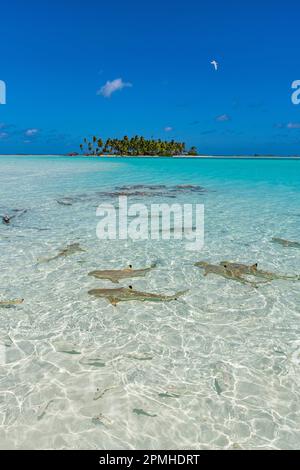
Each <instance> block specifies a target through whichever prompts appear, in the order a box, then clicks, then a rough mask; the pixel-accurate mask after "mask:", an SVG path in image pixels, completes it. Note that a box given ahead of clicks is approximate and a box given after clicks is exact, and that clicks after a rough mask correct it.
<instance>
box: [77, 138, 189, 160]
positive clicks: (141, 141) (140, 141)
mask: <svg viewBox="0 0 300 470" xmlns="http://www.w3.org/2000/svg"><path fill="white" fill-rule="evenodd" d="M80 149H81V152H82V153H83V154H84V155H86V156H109V155H116V156H123V155H126V156H134V157H136V156H153V157H154V156H159V157H173V156H175V155H193V156H194V155H197V148H196V147H191V148H190V149H189V150H188V151H187V150H186V146H185V143H184V142H175V141H174V140H170V141H167V140H161V139H145V138H144V137H143V136H138V135H136V136H135V137H132V138H129V137H127V136H126V135H125V136H124V137H123V139H111V138H109V139H107V140H106V141H104V140H102V139H101V138H99V137H96V136H94V137H93V138H92V139H91V141H89V140H88V139H84V141H83V144H80Z"/></svg>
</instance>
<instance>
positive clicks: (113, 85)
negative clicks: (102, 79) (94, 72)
mask: <svg viewBox="0 0 300 470" xmlns="http://www.w3.org/2000/svg"><path fill="white" fill-rule="evenodd" d="M128 87H132V84H131V83H128V82H123V80H122V78H116V79H115V80H113V81H112V82H110V81H109V80H108V81H107V82H106V83H105V85H103V86H102V87H101V88H100V90H98V91H97V95H102V96H104V98H110V96H111V95H112V94H113V93H114V92H115V91H118V90H123V88H128Z"/></svg>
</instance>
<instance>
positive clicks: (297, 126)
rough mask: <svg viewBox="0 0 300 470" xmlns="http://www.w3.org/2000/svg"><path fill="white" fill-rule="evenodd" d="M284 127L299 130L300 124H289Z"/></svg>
mask: <svg viewBox="0 0 300 470" xmlns="http://www.w3.org/2000/svg"><path fill="white" fill-rule="evenodd" d="M286 127H287V128H288V129H300V122H289V123H288V124H287V125H286Z"/></svg>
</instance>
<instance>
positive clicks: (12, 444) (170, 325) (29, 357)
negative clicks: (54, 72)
mask: <svg viewBox="0 0 300 470" xmlns="http://www.w3.org/2000/svg"><path fill="white" fill-rule="evenodd" d="M299 165H300V162H299V161H291V160H289V161H284V160H273V161H267V160H260V161H253V160H243V161H241V160H192V159H191V160H181V159H180V160H179V159H178V160H169V159H157V160H155V159H126V160H125V159H111V160H106V161H104V160H96V159H84V158H78V159H77V158H76V159H74V158H63V157H0V196H1V199H0V209H1V210H0V213H2V214H3V213H11V212H12V210H13V209H28V211H27V213H25V214H23V215H22V216H19V217H16V218H15V219H14V220H13V223H12V224H11V226H9V227H6V226H4V225H0V247H1V257H0V286H1V289H0V300H4V299H14V298H24V299H25V302H24V303H23V304H22V305H20V306H17V307H15V308H9V309H4V308H1V309H0V448H36V449H37V448H40V449H44V448H56V449H63V448H72V449H73V448H74V449H79V448H102V449H111V448H121V449H127V448H130V449H133V448H142V449H159V448H169V449H180V448H187V449H206V448H214V449H219V448H245V449H253V448H274V449H283V448H288V449H295V448H299V447H300V387H299V385H300V336H299V332H300V326H299V325H300V323H299V320H300V282H299V283H298V282H291V281H282V280H278V281H273V282H270V283H266V284H264V285H261V286H259V288H258V289H255V288H253V287H251V286H245V285H242V284H239V283H237V282H234V281H231V280H227V279H223V278H221V277H218V276H216V275H213V274H212V275H209V276H206V277H204V276H203V272H202V270H200V269H199V268H196V267H194V266H193V264H194V262H195V261H196V260H208V261H210V262H213V263H218V262H219V261H221V260H222V259H230V260H233V261H241V262H245V263H255V262H258V263H259V266H260V267H261V268H262V269H265V270H268V271H274V272H276V273H281V274H300V249H296V248H285V247H282V246H280V245H276V244H274V243H271V239H272V237H274V236H275V237H281V238H285V239H289V240H298V241H300V233H299V229H300V207H299V202H300V171H299ZM135 184H165V185H167V186H174V185H178V184H199V185H201V186H203V187H205V188H206V189H207V190H208V191H207V192H206V193H203V194H193V193H191V192H188V191H187V192H186V193H184V192H180V191H179V192H178V193H176V199H164V198H163V197H162V198H152V197H151V196H149V195H147V196H144V197H140V198H138V199H137V198H133V199H132V202H145V203H147V204H149V203H150V202H158V200H159V201H161V200H163V199H164V202H168V203H169V202H171V203H172V202H199V203H204V205H205V246H204V249H203V250H202V251H201V252H199V253H195V252H189V251H187V250H186V249H185V242H183V241H176V240H171V241H154V240H148V241H138V242H133V241H130V240H128V241H100V240H98V239H97V237H96V226H97V223H98V221H99V220H98V219H97V217H96V207H97V205H98V204H99V203H100V202H103V201H104V200H105V201H106V202H111V201H115V199H114V198H113V197H112V196H111V197H106V198H105V199H103V197H102V198H100V197H99V195H98V194H97V193H98V192H101V191H114V188H115V187H117V186H122V185H135ZM65 197H72V198H75V201H74V204H73V205H71V206H63V205H59V204H58V203H57V200H60V199H61V198H65ZM74 242H80V244H81V246H82V247H83V248H85V249H86V252H82V253H78V254H74V255H73V256H70V257H65V258H59V259H56V260H53V261H51V262H49V263H40V262H38V260H39V259H41V258H45V257H49V256H53V255H55V254H56V253H57V252H58V251H59V250H60V249H61V248H64V247H65V246H66V245H68V244H70V243H74ZM154 261H157V263H158V266H157V268H156V269H155V270H153V271H151V272H150V273H149V274H148V275H147V276H146V277H145V278H137V279H132V280H128V281H126V280H125V281H124V282H122V283H121V284H122V285H124V286H127V285H128V284H129V283H130V284H133V286H134V287H135V288H136V289H139V290H143V291H149V292H157V293H164V294H173V293H174V292H176V291H180V290H185V289H188V293H187V294H186V295H185V296H184V297H182V298H180V299H179V300H178V301H174V302H170V303H147V302H144V303H141V302H137V301H133V302H122V303H119V304H118V306H117V307H113V306H112V305H110V304H109V303H108V302H107V301H106V300H105V299H94V298H92V297H90V296H89V295H88V294H87V292H88V290H89V289H92V288H94V287H112V286H113V285H112V284H111V282H110V281H108V280H104V281H100V280H96V279H93V278H92V277H89V276H88V275H87V274H88V273H89V272H90V271H92V270H94V269H109V268H111V269H117V268H123V267H125V266H127V265H128V264H133V265H134V267H137V268H143V267H146V266H148V265H149V264H151V263H152V262H154ZM139 410H143V411H144V412H145V414H141V413H140V411H139Z"/></svg>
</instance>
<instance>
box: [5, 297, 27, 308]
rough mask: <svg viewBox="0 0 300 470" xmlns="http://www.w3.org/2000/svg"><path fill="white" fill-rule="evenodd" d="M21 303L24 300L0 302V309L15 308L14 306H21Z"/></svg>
mask: <svg viewBox="0 0 300 470" xmlns="http://www.w3.org/2000/svg"><path fill="white" fill-rule="evenodd" d="M23 302H24V299H16V300H0V307H3V308H8V307H15V306H16V305H21V304H22V303H23Z"/></svg>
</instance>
